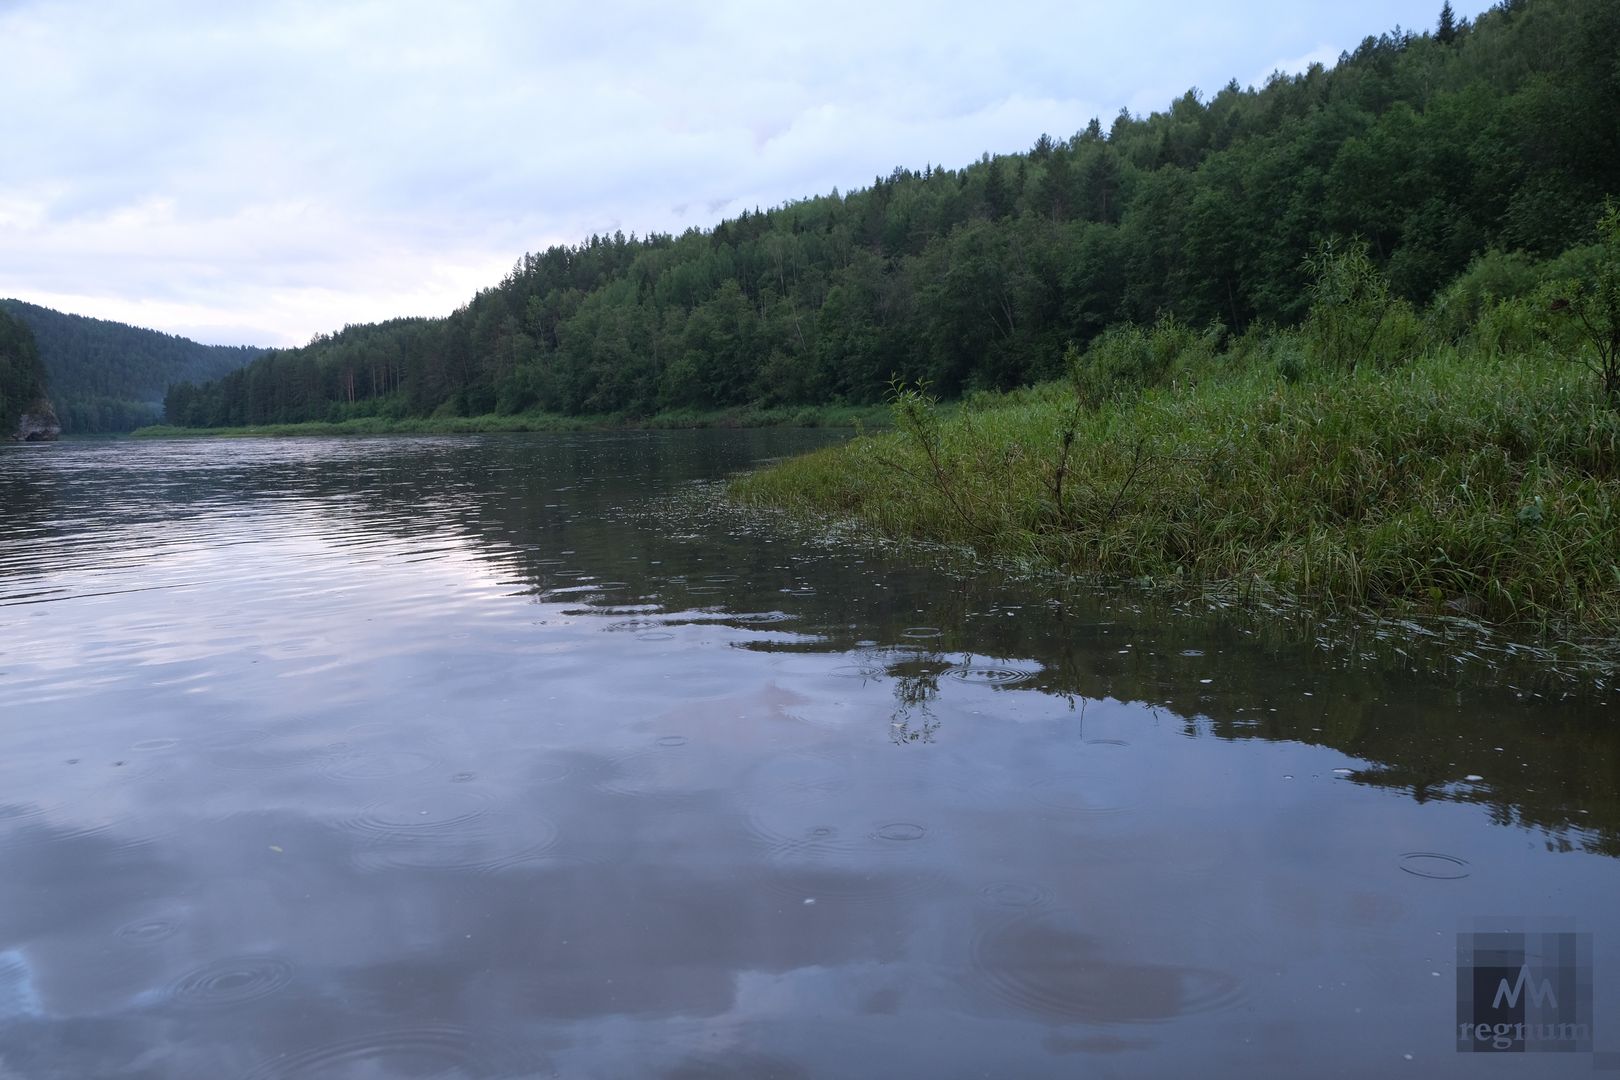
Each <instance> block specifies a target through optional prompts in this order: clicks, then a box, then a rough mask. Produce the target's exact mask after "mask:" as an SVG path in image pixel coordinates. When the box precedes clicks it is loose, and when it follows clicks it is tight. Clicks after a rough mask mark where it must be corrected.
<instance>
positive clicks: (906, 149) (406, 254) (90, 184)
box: [0, 0, 1471, 344]
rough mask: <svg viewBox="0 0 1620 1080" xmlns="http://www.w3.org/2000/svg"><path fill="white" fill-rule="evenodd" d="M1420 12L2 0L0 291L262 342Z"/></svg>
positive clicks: (1031, 132)
mask: <svg viewBox="0 0 1620 1080" xmlns="http://www.w3.org/2000/svg"><path fill="white" fill-rule="evenodd" d="M1428 6H1429V4H1428V0H1422V3H1421V4H1418V3H1415V2H1412V0H1374V2H1373V3H1370V4H1367V5H1363V6H1362V7H1360V8H1357V9H1356V10H1354V11H1349V12H1347V11H1344V10H1342V9H1341V6H1340V5H1333V4H1328V3H1325V2H1322V3H1311V4H1302V3H1283V2H1281V0H1267V2H1266V3H1263V4H1256V5H1251V6H1246V7H1245V8H1244V9H1243V10H1242V11H1241V13H1239V14H1231V15H1224V16H1223V15H1221V14H1219V13H1216V12H1212V11H1211V9H1209V8H1208V6H1207V5H1203V6H1199V7H1193V6H1192V5H1186V4H1178V3H1172V2H1170V0H1142V2H1140V3H1138V4H1135V5H1119V4H1113V3H1109V4H1100V3H1079V4H1076V3H1055V2H1043V0H1008V2H1005V3H1002V4H999V5H984V4H967V3H942V2H938V0H931V2H923V0H903V2H891V3H885V4H873V3H870V2H865V3H856V2H853V0H833V2H829V3H824V4H820V5H816V6H815V7H813V8H805V7H803V6H795V7H792V8H789V7H786V6H781V7H775V8H767V7H765V6H762V5H758V4H754V3H743V2H741V0H729V2H725V3H714V4H705V5H669V4H654V3H615V2H606V0H594V2H593V0H571V2H558V3H549V4H544V5H535V4H528V3H523V2H520V0H492V2H487V3H478V4H469V5H445V4H430V3H425V2H411V3H393V2H380V0H374V2H370V3H358V4H343V5H332V4H326V3H314V2H306V0H287V2H268V3H252V4H245V5H239V6H238V5H227V6H225V7H220V6H218V5H212V4H206V3H202V2H200V0H152V2H150V3H144V4H140V5H104V4H92V3H88V2H80V3H73V2H67V3H62V2H46V0H39V2H33V3H30V2H24V3H21V4H18V3H12V4H8V5H0V100H5V101H8V102H25V103H27V104H26V107H24V108H11V109H8V110H7V111H6V114H5V117H4V120H3V121H0V125H3V126H0V142H3V144H4V145H5V147H6V152H5V155H4V157H3V158H0V296H5V295H12V296H18V297H21V298H23V299H28V300H32V301H34V302H36V303H44V304H49V305H50V306H53V307H63V308H65V309H66V310H72V311H79V312H82V313H84V314H91V315H97V316H101V317H106V318H118V319H121V320H123V321H129V322H140V323H142V324H145V325H152V326H154V327H157V328H159V329H165V330H178V329H180V328H182V327H185V328H190V329H192V330H198V329H199V328H223V329H222V330H221V332H227V331H228V332H232V333H234V332H238V331H239V332H241V333H244V334H246V333H250V332H251V333H252V334H253V335H254V336H253V337H252V338H250V339H248V340H252V341H256V342H261V343H266V344H286V343H294V342H301V341H304V340H307V339H308V338H309V336H310V335H311V334H313V333H315V332H318V331H324V330H331V329H335V328H337V327H339V326H341V325H343V324H344V323H346V322H357V321H367V320H371V319H377V318H384V317H390V316H393V315H405V314H442V313H444V312H446V311H449V310H451V309H452V308H454V307H456V306H458V305H460V304H461V303H464V302H465V301H466V300H467V299H468V298H469V297H470V296H471V295H472V294H473V293H474V292H475V291H476V290H477V289H478V288H480V287H483V286H487V285H491V284H493V283H495V282H496V281H497V280H499V278H500V276H501V275H502V274H503V273H504V272H505V270H506V269H507V268H508V267H509V266H510V265H511V263H512V261H513V260H514V259H515V258H516V257H517V256H518V255H519V254H521V253H522V252H523V251H526V250H538V249H540V248H542V247H544V246H546V245H547V244H550V243H556V242H575V241H578V240H581V239H583V238H584V237H585V236H587V235H588V234H589V233H591V232H592V231H611V230H613V229H615V228H622V229H624V230H625V231H626V232H630V231H635V232H639V233H645V232H647V231H649V230H654V229H657V230H673V231H679V230H681V229H684V228H686V227H688V226H691V225H699V226H708V225H712V224H713V223H714V221H715V220H716V219H717V218H718V217H719V216H720V215H722V214H729V213H734V212H736V211H737V210H739V209H742V208H744V207H753V206H755V205H759V206H772V205H776V204H779V203H781V202H782V201H784V200H787V199H791V198H798V197H802V196H806V195H812V194H817V193H822V192H825V191H827V190H829V189H830V188H832V187H834V186H837V187H839V188H841V189H846V190H847V189H849V188H851V187H856V186H861V185H864V184H866V183H869V182H870V181H871V179H872V177H873V176H874V175H879V174H886V173H888V172H889V170H890V169H891V168H893V167H894V166H895V165H897V164H904V165H908V166H915V167H921V166H922V165H923V164H924V163H928V162H932V163H936V164H945V165H951V166H957V165H962V164H965V163H967V162H969V161H971V160H973V159H975V158H977V157H978V156H979V154H980V153H981V152H983V151H986V150H989V151H994V152H1005V151H1011V150H1016V149H1020V148H1023V147H1027V146H1029V145H1030V144H1031V143H1032V142H1033V141H1034V139H1035V137H1036V136H1037V135H1039V134H1040V133H1041V132H1043V131H1046V132H1049V133H1051V134H1053V135H1057V136H1060V137H1061V136H1066V135H1068V134H1070V133H1072V132H1074V131H1076V130H1078V129H1080V128H1081V127H1083V126H1084V125H1085V123H1086V121H1087V120H1088V119H1089V118H1090V117H1091V116H1093V115H1097V116H1100V117H1101V118H1102V119H1103V121H1104V123H1105V124H1106V123H1107V122H1108V120H1109V119H1110V118H1111V117H1112V115H1113V114H1114V113H1115V112H1117V111H1118V109H1119V108H1120V107H1121V106H1122V105H1126V106H1129V107H1130V108H1132V109H1133V111H1137V112H1143V111H1147V110H1150V109H1153V108H1158V107H1162V106H1164V105H1166V104H1167V103H1168V102H1169V101H1170V99H1171V98H1172V97H1175V96H1178V95H1179V94H1180V93H1182V92H1183V91H1185V90H1186V89H1187V88H1188V87H1189V86H1193V85H1198V86H1201V87H1203V88H1204V89H1205V90H1206V92H1209V91H1212V90H1214V89H1217V88H1218V87H1219V86H1221V85H1224V84H1225V83H1226V81H1227V80H1228V79H1229V78H1230V77H1231V76H1232V75H1234V74H1238V73H1243V72H1252V71H1254V70H1256V69H1257V68H1258V67H1259V66H1260V65H1261V64H1262V63H1265V62H1267V58H1269V57H1274V56H1296V57H1299V58H1300V59H1298V60H1294V61H1283V62H1281V63H1282V64H1283V65H1284V66H1289V65H1301V66H1302V65H1303V64H1304V63H1308V62H1309V61H1310V59H1313V58H1319V57H1322V56H1327V57H1328V58H1329V59H1331V58H1333V57H1336V56H1337V55H1338V50H1339V49H1340V48H1342V47H1353V46H1354V44H1355V43H1356V42H1357V41H1359V40H1360V39H1361V38H1362V37H1364V36H1365V35H1366V34H1368V33H1377V32H1380V31H1382V30H1384V29H1387V28H1388V27H1389V26H1393V25H1394V24H1395V23H1396V22H1403V21H1404V22H1406V23H1407V24H1421V25H1427V23H1428V22H1429V21H1432V18H1431V15H1430V14H1427V13H1426V11H1427V8H1428ZM1464 14H1471V12H1464ZM1324 41H1329V42H1336V43H1337V44H1334V45H1323V44H1322V42H1324ZM1307 50H1309V51H1307ZM1267 70H1268V72H1269V70H1270V69H1269V68H1268V69H1267ZM1240 77H1241V76H1240ZM1262 79H1263V76H1262ZM209 336H211V337H216V335H214V334H213V333H212V332H210V334H209Z"/></svg>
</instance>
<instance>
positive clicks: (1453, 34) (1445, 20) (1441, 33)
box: [1434, 0, 1457, 45]
mask: <svg viewBox="0 0 1620 1080" xmlns="http://www.w3.org/2000/svg"><path fill="white" fill-rule="evenodd" d="M1434 39H1435V40H1436V41H1438V42H1439V43H1440V44H1442V45H1450V44H1451V43H1452V42H1453V41H1456V40H1457V16H1456V14H1455V13H1454V12H1453V11H1452V10H1451V0H1446V3H1445V4H1444V5H1442V6H1441V8H1440V28H1439V29H1438V30H1436V31H1435V34H1434Z"/></svg>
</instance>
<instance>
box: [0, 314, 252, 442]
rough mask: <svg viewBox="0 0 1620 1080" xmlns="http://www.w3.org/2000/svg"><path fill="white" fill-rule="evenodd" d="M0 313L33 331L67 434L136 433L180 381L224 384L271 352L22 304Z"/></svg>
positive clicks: (150, 420) (159, 410) (153, 417)
mask: <svg viewBox="0 0 1620 1080" xmlns="http://www.w3.org/2000/svg"><path fill="white" fill-rule="evenodd" d="M0 308H3V309H4V310H6V311H8V312H10V313H11V314H12V315H13V316H15V317H17V318H18V319H20V320H21V321H22V322H23V323H24V324H26V325H27V326H28V328H29V329H30V330H32V331H33V333H34V341H35V342H36V343H37V345H38V347H39V358H40V360H41V361H42V362H43V363H44V365H45V381H46V386H47V388H48V390H49V393H50V397H51V401H52V403H53V404H54V405H55V406H56V413H57V415H58V416H59V417H60V418H61V420H62V430H63V431H64V432H66V433H68V434H75V435H86V434H94V433H98V432H114V431H129V430H132V429H134V428H137V427H140V426H141V425H142V424H150V423H154V422H156V421H157V420H158V419H160V418H161V416H162V413H163V395H164V393H165V392H167V390H168V388H169V387H170V386H171V385H173V384H174V383H180V382H205V381H207V380H209V379H217V378H219V377H220V376H222V375H227V374H229V373H230V372H232V371H235V370H236V369H238V368H240V367H242V366H243V365H245V364H247V363H249V362H250V361H252V360H255V359H257V358H258V357H260V356H262V355H264V353H265V350H264V349H259V348H252V347H249V346H245V345H200V344H198V343H197V342H195V341H192V340H190V339H188V338H183V337H177V336H175V335H174V334H164V333H161V332H159V331H157V330H143V329H141V328H140V327H137V326H126V325H125V324H123V323H118V322H109V321H108V320H106V319H91V318H88V317H86V316H83V315H67V314H64V313H62V312H60V311H53V310H51V309H50V308H45V307H40V306H39V305H37V304H29V303H25V302H23V301H21V300H0Z"/></svg>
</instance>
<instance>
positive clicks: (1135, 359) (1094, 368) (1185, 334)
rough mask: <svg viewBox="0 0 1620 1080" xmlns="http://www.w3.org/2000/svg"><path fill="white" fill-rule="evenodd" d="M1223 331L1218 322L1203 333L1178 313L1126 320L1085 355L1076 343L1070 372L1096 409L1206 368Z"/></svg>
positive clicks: (1081, 393)
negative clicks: (1140, 322) (1147, 322)
mask: <svg viewBox="0 0 1620 1080" xmlns="http://www.w3.org/2000/svg"><path fill="white" fill-rule="evenodd" d="M1224 336H1225V328H1224V327H1222V326H1221V325H1220V323H1218V322H1213V323H1211V324H1210V325H1209V327H1208V328H1207V329H1206V330H1205V331H1204V332H1203V333H1202V334H1200V333H1196V332H1194V331H1193V330H1192V329H1191V328H1190V327H1188V326H1186V325H1185V324H1183V323H1182V322H1181V321H1180V320H1179V319H1177V318H1176V317H1175V316H1174V315H1164V316H1161V317H1160V318H1159V320H1158V321H1157V322H1155V323H1154V324H1153V325H1152V326H1150V327H1140V326H1137V325H1135V324H1133V323H1127V324H1125V325H1123V326H1116V327H1113V328H1112V329H1109V330H1106V331H1104V332H1103V333H1102V334H1101V335H1100V336H1098V338H1097V339H1096V340H1095V341H1093V342H1092V343H1091V346H1090V347H1089V348H1088V349H1087V350H1086V351H1085V352H1084V353H1083V354H1081V353H1077V352H1074V351H1072V346H1071V351H1070V353H1069V354H1068V361H1069V365H1070V375H1071V378H1072V379H1073V381H1074V385H1075V388H1076V391H1077V393H1078V395H1079V397H1080V399H1081V401H1082V402H1084V403H1085V404H1086V405H1088V406H1090V407H1093V408H1095V407H1096V406H1098V405H1101V404H1102V403H1103V402H1105V401H1108V400H1110V399H1112V398H1117V397H1121V396H1129V395H1132V394H1135V393H1138V392H1140V391H1142V390H1146V389H1148V388H1149V387H1154V386H1163V385H1165V384H1166V383H1168V382H1170V381H1171V380H1172V379H1173V378H1175V377H1177V375H1178V374H1187V373H1191V372H1194V371H1198V370H1201V369H1203V368H1207V367H1208V361H1209V360H1210V359H1211V358H1212V357H1213V356H1214V354H1215V352H1216V351H1217V349H1218V348H1219V346H1220V343H1221V340H1222V338H1223V337H1224Z"/></svg>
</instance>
